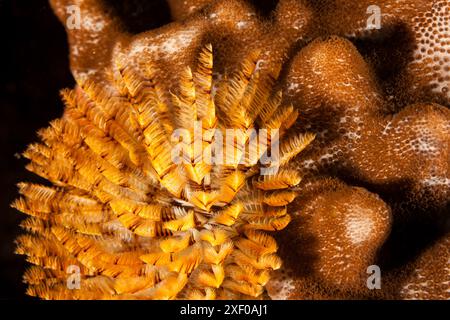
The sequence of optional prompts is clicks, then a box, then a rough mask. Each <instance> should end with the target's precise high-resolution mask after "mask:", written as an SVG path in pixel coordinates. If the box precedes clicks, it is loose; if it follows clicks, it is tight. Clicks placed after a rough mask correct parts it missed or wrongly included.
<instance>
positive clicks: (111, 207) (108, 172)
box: [13, 45, 314, 299]
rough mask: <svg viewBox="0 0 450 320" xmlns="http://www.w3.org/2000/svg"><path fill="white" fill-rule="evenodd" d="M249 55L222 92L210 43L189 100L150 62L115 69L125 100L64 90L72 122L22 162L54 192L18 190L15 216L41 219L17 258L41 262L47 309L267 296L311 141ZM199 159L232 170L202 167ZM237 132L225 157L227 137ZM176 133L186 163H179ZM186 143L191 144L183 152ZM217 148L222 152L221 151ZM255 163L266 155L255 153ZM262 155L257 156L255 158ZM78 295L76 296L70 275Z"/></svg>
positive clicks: (21, 242) (37, 267) (57, 125)
mask: <svg viewBox="0 0 450 320" xmlns="http://www.w3.org/2000/svg"><path fill="white" fill-rule="evenodd" d="M257 62H258V55H257V53H254V54H251V55H250V56H249V57H248V58H247V59H245V60H244V61H243V63H242V65H241V67H240V68H239V69H238V70H237V71H236V72H235V73H233V74H232V75H231V76H230V78H229V79H224V80H223V81H221V82H220V83H219V84H217V86H216V87H213V80H212V68H213V55H212V47H211V46H210V45H208V46H206V47H205V48H203V49H202V50H201V52H200V54H199V59H198V65H197V70H196V72H194V73H193V72H192V71H191V69H190V68H185V69H184V70H182V73H181V76H180V79H181V80H180V86H179V92H178V93H177V94H171V96H172V103H171V104H168V103H166V102H165V101H166V100H165V94H166V93H165V92H163V91H162V90H161V88H160V86H159V85H158V83H157V82H156V81H155V78H154V72H153V69H152V66H151V64H141V65H139V66H136V65H132V64H127V63H124V62H123V61H119V60H117V61H116V63H115V65H114V67H113V68H112V70H111V72H110V78H111V81H112V83H113V84H114V89H111V88H105V87H103V86H99V85H96V84H94V83H92V82H88V81H86V82H84V83H80V84H79V87H77V88H76V89H75V90H65V91H63V93H62V96H63V99H64V102H65V104H66V111H65V114H64V116H63V117H62V118H61V119H58V120H55V121H53V122H52V123H51V126H50V127H49V128H47V129H45V130H42V131H40V132H39V135H40V138H41V139H42V142H41V143H37V144H32V145H30V146H29V148H28V149H27V150H26V152H25V153H24V155H25V157H27V158H28V159H30V160H31V162H30V163H29V164H28V166H27V169H28V170H30V171H32V172H34V173H36V174H38V175H39V176H41V177H43V178H45V179H47V180H48V181H50V182H51V183H52V185H51V186H44V185H39V184H32V183H21V184H20V185H19V188H20V193H21V195H22V197H21V198H19V199H17V200H16V201H15V202H14V204H13V206H14V207H15V208H17V209H18V210H20V211H22V212H24V213H26V214H28V215H29V216H30V217H29V218H27V219H26V220H24V221H23V223H22V226H23V228H24V229H26V230H28V231H29V232H28V234H26V235H22V236H21V237H19V238H18V239H17V243H18V247H17V253H19V254H24V255H26V256H27V259H28V261H29V262H30V263H32V264H34V266H32V267H31V268H29V269H28V270H27V272H26V274H25V276H24V279H25V282H26V283H28V285H29V287H28V292H27V293H28V294H30V295H32V296H39V297H42V298H45V299H114V298H119V299H172V298H181V299H213V298H246V297H258V296H260V295H261V294H262V293H263V291H264V286H265V284H266V283H267V281H268V280H269V277H270V272H271V270H274V269H278V268H279V267H280V265H281V261H280V258H279V257H278V256H277V255H276V251H277V244H276V242H275V240H274V238H272V236H270V235H269V232H271V231H277V230H280V229H283V228H284V227H285V226H286V225H287V224H288V223H289V221H290V217H289V215H288V214H287V205H288V204H289V203H290V202H292V201H293V200H294V198H295V196H296V191H295V190H293V189H292V188H291V187H293V186H295V185H297V184H298V183H299V182H300V179H301V177H300V175H299V173H298V172H297V171H296V170H295V169H293V168H292V167H291V166H290V164H289V161H290V160H291V159H292V158H293V157H294V156H295V155H297V154H298V153H299V152H301V151H302V150H303V149H304V148H305V147H306V146H307V145H308V144H309V143H310V142H311V141H312V140H313V139H314V136H313V135H312V134H304V135H299V134H289V131H288V129H289V127H290V126H291V125H292V124H293V123H294V121H295V119H296V118H297V113H296V111H295V109H294V108H293V107H292V106H290V105H287V106H286V105H281V93H273V92H272V88H273V83H274V81H275V79H276V78H277V76H278V70H274V71H273V72H271V73H269V74H268V75H267V76H260V74H259V71H258V67H257V65H258V63H257ZM196 124H198V125H199V126H200V127H201V128H200V129H202V130H203V131H204V132H206V134H204V135H203V139H202V140H201V141H200V147H201V150H209V151H210V154H213V155H214V156H217V154H219V153H223V154H224V157H225V161H224V162H223V163H211V161H210V162H206V161H197V160H198V158H199V157H200V156H201V154H200V153H199V152H198V149H197V147H198V141H196V140H194V141H192V139H190V137H192V134H195V130H196V128H195V126H196ZM225 128H227V129H239V130H238V131H237V132H239V133H240V134H239V135H237V136H235V137H234V138H233V139H232V140H231V148H229V143H228V144H227V148H224V149H222V150H220V148H218V147H217V144H215V143H214V142H217V141H216V140H217V139H219V138H218V135H216V134H215V133H216V132H218V131H221V130H223V129H225ZM176 129H183V130H184V132H187V133H188V138H185V139H181V144H180V145H181V147H182V149H183V151H184V152H183V153H182V158H183V159H182V160H183V161H181V162H180V163H175V162H174V161H173V151H174V147H175V146H174V140H173V133H174V132H175V131H176ZM252 129H257V130H259V129H269V130H274V131H275V130H276V131H277V132H278V133H279V137H280V138H282V141H281V143H280V146H279V150H280V152H279V159H278V161H277V165H279V166H280V167H279V170H278V171H277V170H272V171H269V174H268V175H261V174H260V170H261V169H273V168H272V167H271V166H270V165H263V164H261V161H258V160H259V159H260V158H261V157H262V156H264V155H267V154H268V153H269V152H271V151H272V150H271V149H272V148H271V147H266V148H262V147H260V145H258V146H256V147H255V145H254V144H252V141H253V140H252V138H251V133H252V132H255V130H252ZM180 145H179V146H180ZM215 146H216V147H215ZM255 152H256V154H257V156H256V157H255V156H254V154H255ZM252 154H253V156H252ZM74 266H75V268H76V269H77V270H78V271H80V286H79V287H78V288H75V289H70V288H69V287H68V286H67V281H68V276H69V275H68V274H67V270H68V269H70V268H73V267H74Z"/></svg>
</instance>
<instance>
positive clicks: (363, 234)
mask: <svg viewBox="0 0 450 320" xmlns="http://www.w3.org/2000/svg"><path fill="white" fill-rule="evenodd" d="M367 211H369V212H367ZM370 214H371V212H370V210H368V209H366V208H362V207H359V206H355V207H354V208H353V209H352V212H351V214H349V215H348V216H347V217H346V222H345V227H346V235H347V237H348V238H349V239H350V241H351V242H352V243H353V244H359V243H361V242H364V241H367V239H368V238H369V237H370V235H371V233H372V230H373V229H374V222H373V220H372V219H370V217H369V216H370Z"/></svg>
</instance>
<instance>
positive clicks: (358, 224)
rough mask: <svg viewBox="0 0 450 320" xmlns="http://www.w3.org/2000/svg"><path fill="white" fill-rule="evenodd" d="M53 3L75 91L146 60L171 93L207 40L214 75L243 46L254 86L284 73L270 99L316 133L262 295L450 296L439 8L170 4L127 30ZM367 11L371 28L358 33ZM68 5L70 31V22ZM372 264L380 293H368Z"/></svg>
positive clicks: (448, 75) (229, 66) (444, 9)
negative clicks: (276, 264)
mask: <svg viewBox="0 0 450 320" xmlns="http://www.w3.org/2000/svg"><path fill="white" fill-rule="evenodd" d="M266 2H267V1H264V3H266ZM51 3H52V6H53V9H54V11H55V13H56V14H57V15H58V17H59V18H60V20H61V21H62V22H63V23H64V24H65V25H66V30H67V33H68V38H69V43H70V58H71V69H72V73H73V75H74V77H75V79H76V80H77V82H78V84H79V85H80V86H81V87H83V84H84V83H86V82H89V81H93V82H95V83H96V84H97V86H99V87H101V88H103V90H110V92H117V91H119V93H120V92H121V90H122V89H120V88H117V85H114V81H112V80H111V79H112V78H113V79H114V76H113V75H111V72H110V70H112V69H113V68H112V67H113V66H114V65H116V64H117V63H119V64H122V66H124V65H127V66H134V67H135V68H138V67H139V66H142V65H145V64H146V63H148V62H149V61H151V62H152V66H153V67H152V75H153V77H154V83H158V84H159V85H160V86H161V88H163V90H162V91H165V92H169V91H172V92H177V93H178V94H182V93H180V92H179V90H178V84H179V83H180V75H181V73H180V70H182V69H183V68H184V67H185V66H194V65H195V63H196V57H197V55H198V52H199V50H200V48H202V47H203V46H204V45H205V44H207V43H211V44H212V47H213V48H214V59H215V63H214V69H213V70H212V71H213V77H214V79H216V80H220V79H222V78H226V77H227V75H229V74H230V73H231V72H232V71H233V70H236V66H237V65H239V64H240V63H241V62H242V61H244V60H245V59H246V58H248V57H249V56H251V55H252V53H254V52H259V53H260V54H259V56H258V61H257V62H256V64H257V69H258V70H259V73H260V76H261V77H262V78H264V77H266V76H268V77H270V75H271V74H273V72H274V70H276V68H277V66H279V65H281V66H282V69H281V75H280V78H279V80H278V81H277V82H276V86H278V87H279V88H280V89H281V91H282V97H283V98H282V102H281V105H291V104H292V105H293V106H295V108H296V111H297V112H298V114H299V116H298V120H297V122H296V123H295V124H294V125H293V129H295V130H294V131H295V132H296V133H297V134H302V133H307V132H313V133H315V134H316V138H315V140H314V143H312V144H311V145H310V147H308V148H307V149H306V150H305V152H302V153H301V154H300V155H299V156H296V157H295V158H294V159H293V161H294V163H295V166H296V169H297V171H298V172H300V173H301V175H302V176H304V179H303V181H302V182H301V184H300V185H299V187H298V190H301V191H299V196H298V197H297V198H296V200H295V201H293V202H292V203H291V204H290V205H289V206H288V211H289V212H290V213H291V216H292V221H291V223H290V224H289V226H288V227H287V228H286V229H285V230H284V231H282V232H281V233H280V234H279V235H277V239H278V244H279V246H280V257H281V260H282V261H283V263H284V264H283V266H282V268H281V269H280V270H278V271H277V272H275V273H274V276H273V277H272V280H271V281H269V282H268V284H267V286H266V288H267V291H268V294H269V296H270V297H272V298H290V299H296V298H302V299H311V298H319V299H320V298H401V299H428V298H436V299H437V298H439V299H449V298H450V296H449V289H448V288H449V281H450V272H449V268H448V264H449V259H450V256H449V254H450V253H449V250H448V248H449V246H448V238H449V229H448V226H449V223H448V221H449V211H450V210H449V195H450V138H449V137H450V112H449V110H448V107H449V106H450V90H449V89H450V69H449V66H450V41H449V34H450V31H449V28H450V26H449V21H450V10H449V7H450V3H449V1H448V0H434V1H429V0H411V1H409V0H406V1H396V0H382V1H376V3H373V1H368V0H367V1H366V0H363V1H357V2H349V1H341V0H319V1H307V0H280V1H277V2H276V1H275V2H274V6H273V10H272V11H271V12H270V13H267V10H266V11H264V12H265V13H264V14H261V10H258V9H260V8H259V7H258V3H259V2H257V1H253V2H251V3H250V2H249V1H244V0H216V1H211V0H198V1H168V4H169V6H170V9H171V13H172V17H173V18H174V22H172V23H170V24H167V25H165V26H163V27H161V28H158V29H154V30H149V31H147V32H143V33H140V34H137V35H131V34H129V33H127V32H125V31H124V30H125V29H124V27H123V25H122V24H121V21H120V19H119V18H118V17H116V16H115V15H114V14H113V11H111V10H108V7H107V5H106V4H104V3H103V2H102V1H98V0H78V1H75V0H53V1H51ZM374 4H375V5H377V6H378V8H379V12H380V14H381V16H380V29H376V28H375V29H374V28H373V27H370V28H369V27H368V19H369V18H370V17H371V15H372V14H373V11H370V10H368V8H369V7H370V6H372V5H374ZM70 5H76V6H78V7H79V8H80V17H81V19H82V21H83V23H82V24H81V27H80V28H75V29H74V28H68V27H67V19H69V18H70V16H69V14H68V12H67V10H66V8H67V7H68V6H70ZM181 80H182V79H181ZM218 82H219V81H218ZM219 89H220V88H217V87H216V86H214V85H213V87H212V88H211V90H212V92H214V93H215V92H216V90H219ZM76 90H78V91H79V90H80V89H76ZM217 92H218V91H217ZM161 101H162V103H166V104H170V103H171V101H170V97H169V96H164V97H161ZM69 110H70V109H69ZM69 110H68V111H66V114H68V113H69V114H70V112H69ZM66 117H67V115H66ZM294 253H295V254H294ZM372 265H377V266H379V267H380V270H381V274H382V285H381V289H372V290H371V289H369V288H368V287H367V285H366V279H367V277H368V276H369V275H368V274H367V268H368V267H369V266H372ZM41 277H42V278H47V277H48V276H46V275H41ZM50 278H51V277H50Z"/></svg>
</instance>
